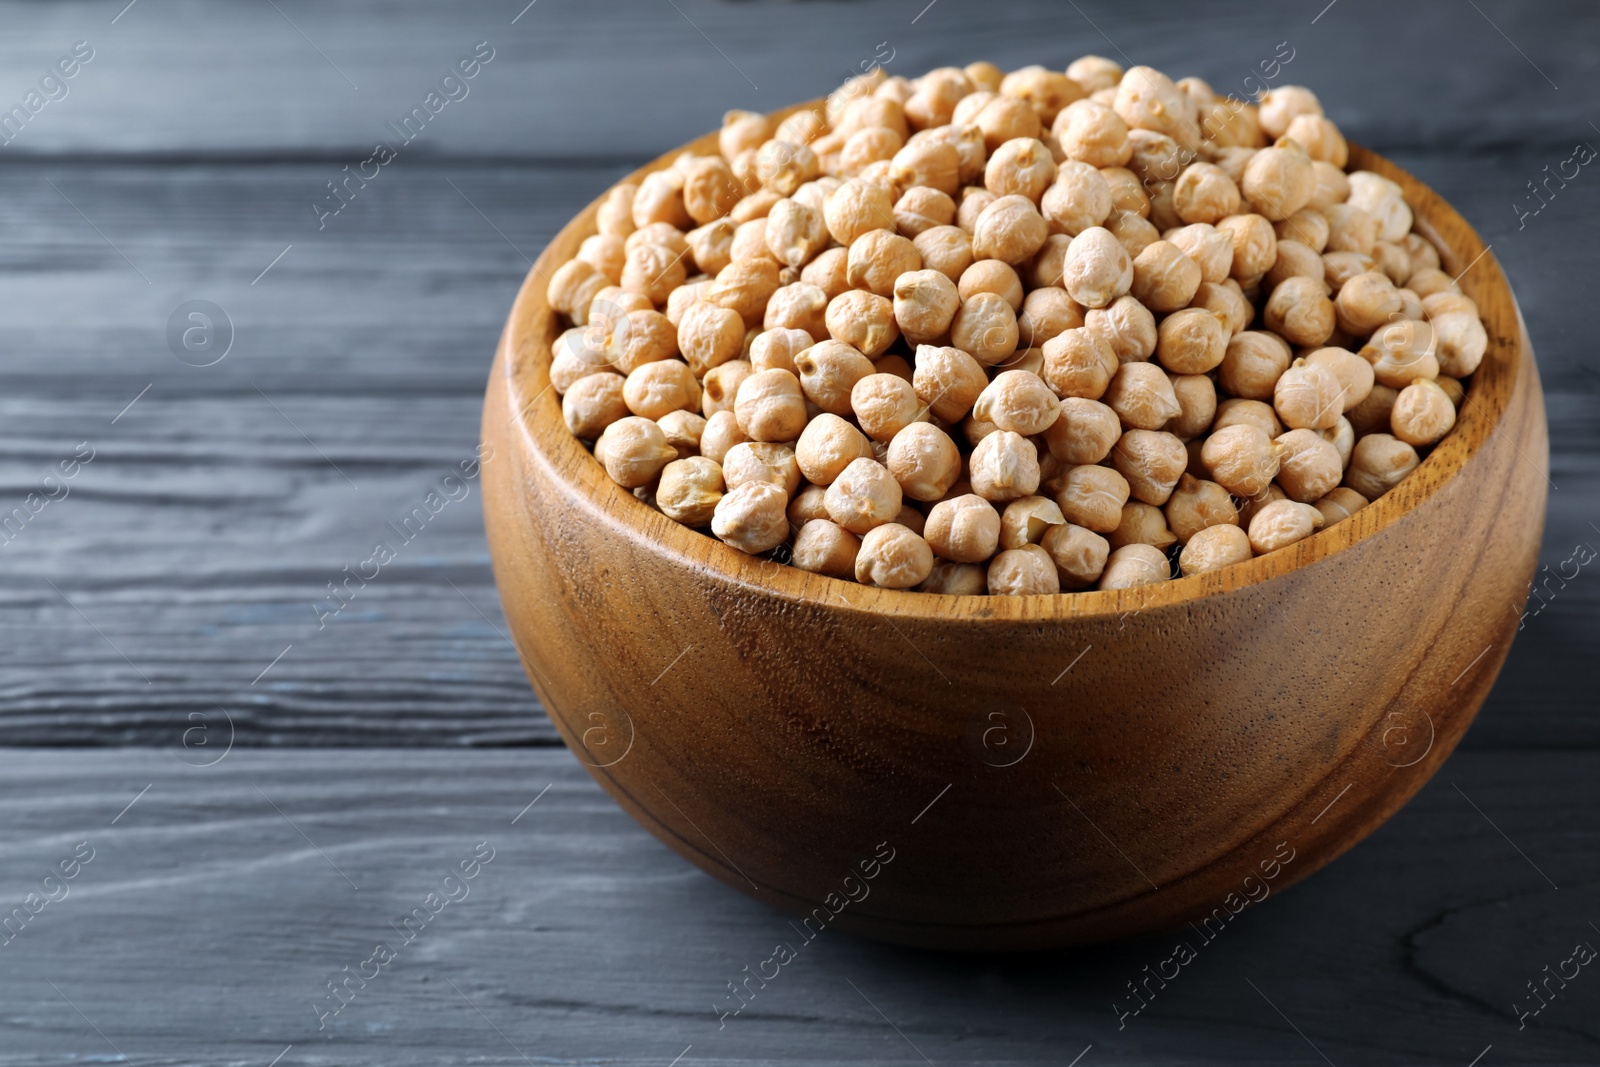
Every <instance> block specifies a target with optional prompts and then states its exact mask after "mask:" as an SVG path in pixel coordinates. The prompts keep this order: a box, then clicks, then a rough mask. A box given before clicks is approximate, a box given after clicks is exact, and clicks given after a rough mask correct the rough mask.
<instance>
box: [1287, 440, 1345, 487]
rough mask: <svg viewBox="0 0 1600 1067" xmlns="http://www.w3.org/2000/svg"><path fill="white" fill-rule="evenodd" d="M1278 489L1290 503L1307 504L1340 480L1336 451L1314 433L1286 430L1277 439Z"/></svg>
mask: <svg viewBox="0 0 1600 1067" xmlns="http://www.w3.org/2000/svg"><path fill="white" fill-rule="evenodd" d="M1277 444H1278V450H1279V460H1278V478H1277V482H1278V485H1280V486H1282V488H1283V492H1284V495H1285V496H1287V497H1288V498H1289V499H1290V500H1295V501H1298V502H1300V503H1302V504H1310V503H1312V502H1314V501H1316V500H1319V499H1321V498H1322V497H1324V496H1326V495H1327V494H1328V493H1329V492H1331V491H1332V490H1333V489H1335V488H1336V487H1337V486H1338V484H1339V480H1340V479H1341V478H1343V477H1344V464H1343V463H1342V462H1341V461H1340V459H1339V451H1338V449H1337V448H1335V447H1334V446H1333V444H1332V443H1330V442H1329V441H1327V440H1326V439H1325V438H1323V437H1322V435H1321V434H1319V433H1317V431H1315V430H1305V429H1301V430H1290V431H1289V432H1288V433H1286V434H1283V435H1282V436H1281V437H1279V438H1278V439H1277Z"/></svg>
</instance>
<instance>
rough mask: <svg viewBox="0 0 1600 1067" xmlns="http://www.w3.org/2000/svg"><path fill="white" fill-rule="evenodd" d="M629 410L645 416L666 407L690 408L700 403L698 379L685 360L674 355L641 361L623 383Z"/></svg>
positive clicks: (656, 415) (656, 414)
mask: <svg viewBox="0 0 1600 1067" xmlns="http://www.w3.org/2000/svg"><path fill="white" fill-rule="evenodd" d="M622 397H623V399H624V400H625V401H626V402H627V405H628V410H629V411H631V412H633V413H634V414H635V415H642V416H644V417H645V418H647V419H659V418H660V417H661V416H663V415H665V414H666V413H667V412H669V411H693V410H694V409H695V408H698V407H699V406H700V383H699V382H697V381H695V378H694V371H692V370H690V369H689V365H688V364H687V363H682V362H679V361H678V360H675V359H662V360H656V361H655V362H653V363H645V364H642V365H640V366H639V367H638V368H637V369H635V370H634V371H633V372H632V373H631V374H629V375H628V377H627V379H626V380H625V381H624V383H623V386H622Z"/></svg>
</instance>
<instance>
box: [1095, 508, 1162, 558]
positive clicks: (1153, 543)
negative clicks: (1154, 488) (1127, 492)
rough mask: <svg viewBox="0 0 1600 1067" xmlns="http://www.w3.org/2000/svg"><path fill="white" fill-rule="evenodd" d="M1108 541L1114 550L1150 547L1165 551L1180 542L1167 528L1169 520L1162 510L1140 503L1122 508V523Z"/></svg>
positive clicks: (1112, 532)
mask: <svg viewBox="0 0 1600 1067" xmlns="http://www.w3.org/2000/svg"><path fill="white" fill-rule="evenodd" d="M1106 540H1107V541H1108V542H1109V543H1110V545H1111V547H1112V548H1113V549H1117V548H1121V547H1122V546H1123V545H1149V546H1150V547H1152V548H1158V549H1162V550H1163V551H1164V550H1165V549H1166V548H1167V547H1168V546H1169V545H1174V544H1176V543H1177V541H1178V539H1177V537H1176V536H1174V534H1173V532H1172V531H1171V530H1170V529H1168V528H1167V518H1166V516H1165V515H1163V514H1162V513H1161V509H1160V508H1158V507H1154V506H1153V505H1150V504H1144V503H1140V502H1139V501H1131V502H1129V503H1127V504H1124V505H1123V506H1122V521H1121V522H1119V523H1118V524H1117V528H1116V529H1115V530H1113V531H1111V533H1110V535H1109V536H1108V537H1107V538H1106Z"/></svg>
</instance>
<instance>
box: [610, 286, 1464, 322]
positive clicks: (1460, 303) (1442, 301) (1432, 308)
mask: <svg viewBox="0 0 1600 1067" xmlns="http://www.w3.org/2000/svg"><path fill="white" fill-rule="evenodd" d="M596 299H599V298H598V297H597V298H596ZM1421 303H1422V311H1423V314H1424V315H1425V316H1426V317H1427V318H1429V319H1436V318H1438V317H1439V316H1441V315H1448V314H1450V313H1451V312H1453V311H1462V312H1467V313H1468V314H1472V315H1476V314H1478V304H1477V301H1475V300H1473V299H1472V297H1470V296H1467V295H1465V294H1464V293H1457V292H1453V291H1451V290H1448V289H1446V290H1442V291H1440V292H1437V293H1434V294H1433V295H1431V296H1429V297H1428V298H1427V299H1426V300H1423V301H1421ZM1407 317H1408V318H1409V317H1410V316H1407Z"/></svg>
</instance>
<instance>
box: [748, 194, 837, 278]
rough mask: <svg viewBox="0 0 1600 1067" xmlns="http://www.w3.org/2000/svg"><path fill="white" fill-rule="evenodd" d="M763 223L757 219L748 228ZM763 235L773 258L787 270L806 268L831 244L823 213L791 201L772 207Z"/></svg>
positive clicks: (796, 201)
mask: <svg viewBox="0 0 1600 1067" xmlns="http://www.w3.org/2000/svg"><path fill="white" fill-rule="evenodd" d="M761 221H762V220H759V219H758V220H755V221H754V222H747V223H745V225H746V226H752V225H757V224H759V223H760V222H761ZM761 234H762V237H763V239H764V241H765V242H766V246H767V250H768V251H769V252H771V253H772V256H773V258H774V259H776V260H777V261H778V262H779V263H782V264H783V265H784V266H788V267H803V266H805V265H806V264H807V263H809V262H810V261H811V259H812V257H814V256H815V255H816V254H817V253H818V252H821V251H822V250H823V249H824V248H826V247H827V246H828V240H829V237H828V229H827V227H826V226H825V225H824V224H823V221H822V212H820V211H815V210H813V209H812V208H809V207H807V206H806V205H804V204H802V203H800V202H799V201H798V200H790V199H784V200H779V201H778V202H777V203H776V204H774V205H772V211H771V212H769V213H768V214H767V217H766V219H765V226H764V227H763V228H762V230H761Z"/></svg>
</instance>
